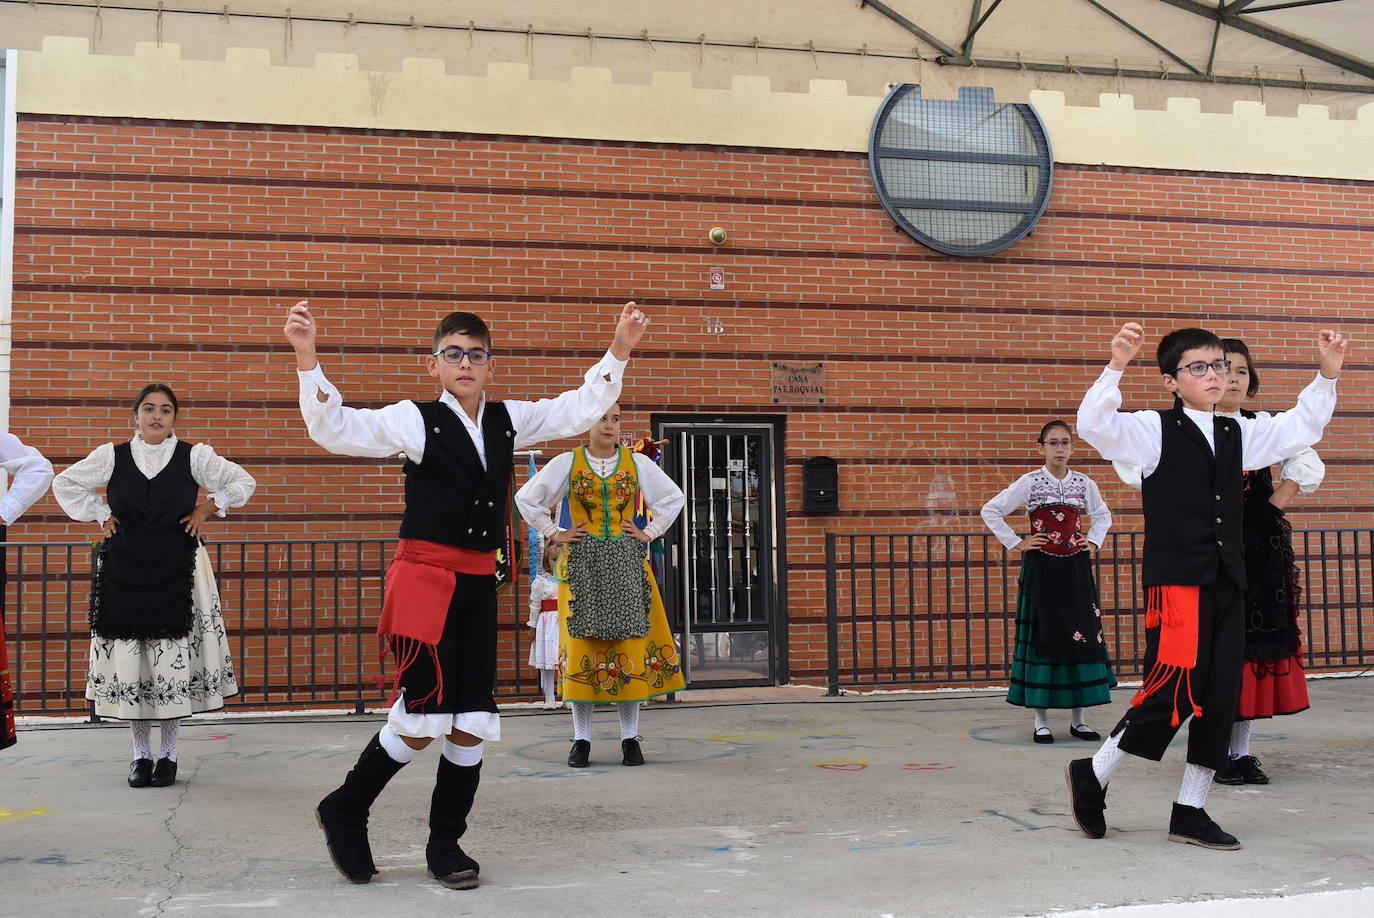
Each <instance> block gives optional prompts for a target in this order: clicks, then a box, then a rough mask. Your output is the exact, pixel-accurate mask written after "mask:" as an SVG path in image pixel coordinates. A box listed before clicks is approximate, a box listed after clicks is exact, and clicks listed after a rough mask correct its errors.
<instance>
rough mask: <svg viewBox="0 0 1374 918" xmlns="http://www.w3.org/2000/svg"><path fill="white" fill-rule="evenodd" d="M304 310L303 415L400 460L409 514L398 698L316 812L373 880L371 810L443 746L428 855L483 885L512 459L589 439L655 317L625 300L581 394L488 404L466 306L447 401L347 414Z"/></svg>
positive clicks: (291, 323) (453, 876)
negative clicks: (472, 827)
mask: <svg viewBox="0 0 1374 918" xmlns="http://www.w3.org/2000/svg"><path fill="white" fill-rule="evenodd" d="M307 306H308V304H307V302H306V301H304V300H302V301H301V302H299V303H297V304H296V305H295V306H293V307H292V308H291V313H290V316H289V318H288V319H287V321H286V326H285V332H286V339H287V340H288V341H289V342H291V347H292V348H293V349H294V350H295V352H296V369H297V373H298V375H299V377H300V406H301V415H302V416H303V417H304V418H305V423H306V427H307V428H308V429H309V431H310V436H311V438H312V439H313V440H314V441H315V442H316V443H318V444H320V445H321V446H323V447H324V448H325V449H327V450H329V451H330V452H334V453H340V454H343V455H348V456H373V457H378V458H383V457H390V456H395V455H397V454H404V455H405V457H406V461H405V466H404V470H405V476H406V484H405V496H406V502H405V513H404V516H403V517H402V520H401V538H400V543H399V545H398V546H397V549H396V555H395V557H394V558H393V559H392V562H391V565H390V566H389V567H388V568H387V580H386V596H385V599H384V600H383V606H382V617H381V622H380V624H379V626H378V631H379V632H380V633H381V634H383V635H385V636H386V637H387V638H388V639H389V641H390V645H391V651H392V653H393V655H394V656H395V658H396V670H395V673H394V677H393V680H394V681H393V687H394V690H395V695H396V701H395V703H394V704H393V705H392V708H391V712H390V714H389V715H388V717H387V723H386V726H384V727H383V728H382V729H381V731H380V732H379V733H378V734H377V735H376V736H374V737H373V738H372V740H371V741H370V742H369V743H368V744H367V747H366V748H365V749H364V750H363V753H362V756H361V757H360V758H359V759H358V764H357V765H355V766H354V767H353V770H352V771H350V772H349V773H348V776H347V777H346V778H345V779H344V783H343V786H341V787H340V788H338V789H337V790H335V791H334V792H333V793H331V794H329V795H328V796H327V797H325V798H324V799H323V800H321V801H320V804H319V807H318V809H317V810H316V816H317V818H318V820H319V823H320V827H321V828H322V829H323V830H324V835H325V841H326V842H327V844H328V846H329V854H330V857H331V858H332V859H333V861H334V865H335V866H336V867H338V868H339V872H340V873H342V874H343V875H344V876H345V877H347V878H348V879H350V880H352V881H353V882H354V883H366V882H368V881H369V880H371V879H372V876H373V874H375V873H377V867H376V865H375V864H374V863H373V861H372V850H371V847H370V846H369V844H368V839H367V817H368V811H369V809H370V807H371V805H372V802H373V801H374V800H375V799H376V798H377V795H378V794H380V793H381V791H382V788H383V787H385V786H386V783H387V782H388V781H389V780H391V778H392V777H393V776H394V775H395V774H396V773H397V772H398V771H400V770H401V768H402V767H403V766H404V765H405V764H406V763H407V762H409V761H411V760H412V759H414V758H415V757H416V756H417V755H419V753H420V751H421V750H422V749H424V748H425V747H426V746H428V745H429V744H430V742H432V741H433V740H434V739H436V738H438V737H443V738H444V751H443V755H442V756H441V757H440V759H439V771H438V775H437V777H436V778H435V782H434V794H433V797H432V799H431V803H430V812H429V842H428V844H427V845H426V846H425V860H426V862H427V864H428V867H429V870H430V872H431V873H432V874H433V875H434V877H435V878H436V879H438V880H439V882H440V883H442V884H443V885H444V886H446V887H448V888H450V889H471V888H473V887H475V886H476V885H477V883H478V877H477V874H478V866H477V862H476V861H474V860H473V859H472V858H470V857H468V856H467V855H466V854H465V853H464V852H463V849H462V848H460V847H459V846H458V839H459V837H460V836H462V834H463V833H464V831H466V829H467V816H468V812H469V810H470V809H471V808H472V802H473V798H474V796H475V795H476V793H477V784H478V781H479V779H480V777H481V767H482V743H483V741H484V740H497V739H500V738H501V723H500V718H499V717H498V715H497V712H496V710H497V709H496V703H495V701H493V699H492V694H491V693H492V686H493V684H494V683H495V681H496V578H495V572H496V560H495V554H496V550H497V549H499V548H501V547H502V546H503V545H505V544H506V541H507V540H506V525H507V522H506V521H507V520H508V518H509V516H508V514H509V504H508V498H509V488H510V480H511V469H512V462H513V453H514V451H515V450H516V449H518V448H520V447H524V446H528V445H531V444H534V443H538V442H540V441H542V440H560V439H564V438H567V437H574V436H577V435H579V434H582V433H584V432H585V431H587V430H588V429H589V428H590V427H591V426H592V424H594V423H595V422H596V421H597V420H598V419H599V418H600V417H601V416H602V415H603V414H604V413H605V412H606V409H607V408H609V407H610V406H611V405H612V404H614V403H615V401H616V400H617V398H619V395H620V385H621V377H622V375H623V373H624V370H625V363H626V361H627V360H629V357H630V352H631V350H633V348H634V346H635V345H636V344H638V343H639V341H640V339H641V338H642V337H643V336H644V331H645V328H646V326H647V325H648V321H649V320H648V319H647V318H646V317H645V316H644V314H643V313H642V312H640V311H639V310H638V309H637V308H635V304H634V303H627V304H625V308H624V310H623V311H622V312H621V314H620V320H619V322H618V324H617V325H616V329H615V337H614V339H613V340H612V342H611V348H610V350H609V351H608V352H607V353H606V355H605V356H604V357H603V358H602V359H601V360H600V362H598V363H597V364H596V366H594V367H592V368H591V370H589V371H588V372H587V374H586V377H585V379H584V382H583V384H582V386H581V387H580V388H578V389H574V390H570V391H568V392H564V393H563V394H562V395H559V396H558V397H556V398H552V399H542V400H540V401H537V402H520V401H506V402H491V401H487V399H486V395H485V394H484V392H483V390H484V388H485V386H486V384H487V382H488V381H489V380H490V378H491V375H492V368H493V365H494V363H495V358H494V357H493V351H492V343H491V334H490V332H489V331H488V330H487V326H486V324H485V323H484V322H483V321H482V320H481V318H479V317H478V316H476V315H473V314H472V313H469V312H455V313H450V314H449V315H448V316H445V317H444V319H443V321H442V322H440V323H439V327H438V329H437V330H436V331H435V332H434V338H433V341H432V342H431V345H432V346H431V353H430V355H429V356H428V357H426V358H425V365H426V368H427V369H428V371H429V375H430V376H432V377H434V378H435V379H437V380H439V383H440V385H441V386H442V391H441V393H440V395H439V398H438V399H437V400H435V401H430V402H419V401H404V402H397V403H395V404H392V405H387V406H386V407H384V408H379V409H376V410H369V409H363V410H357V409H353V408H347V407H345V406H344V404H343V397H342V396H341V395H340V394H339V391H338V390H337V389H335V388H334V386H333V385H332V384H331V383H330V382H329V380H328V379H326V378H325V376H324V373H323V372H322V371H321V369H320V366H319V361H318V360H317V359H316V356H315V340H316V331H317V328H318V326H317V323H316V322H315V319H314V317H313V316H312V315H311V314H310V311H309V309H308V308H307Z"/></svg>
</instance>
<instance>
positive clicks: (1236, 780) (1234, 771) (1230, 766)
mask: <svg viewBox="0 0 1374 918" xmlns="http://www.w3.org/2000/svg"><path fill="white" fill-rule="evenodd" d="M1212 780H1213V781H1215V782H1216V783H1217V784H1228V785H1230V786H1232V787H1234V786H1235V785H1237V784H1244V783H1245V778H1244V777H1243V776H1242V775H1241V773H1240V769H1239V768H1237V767H1236V760H1235V759H1232V758H1228V759H1227V760H1226V764H1225V765H1222V766H1221V767H1220V768H1218V769H1217V773H1216V774H1214V775H1212Z"/></svg>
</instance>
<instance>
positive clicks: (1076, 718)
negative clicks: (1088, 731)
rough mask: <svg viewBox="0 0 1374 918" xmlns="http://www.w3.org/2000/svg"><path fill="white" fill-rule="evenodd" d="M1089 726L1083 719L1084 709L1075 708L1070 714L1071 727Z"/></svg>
mask: <svg viewBox="0 0 1374 918" xmlns="http://www.w3.org/2000/svg"><path fill="white" fill-rule="evenodd" d="M1087 725H1088V722H1087V721H1085V720H1084V719H1083V709H1082V708H1074V709H1073V710H1072V711H1070V712H1069V726H1070V727H1086V726H1087Z"/></svg>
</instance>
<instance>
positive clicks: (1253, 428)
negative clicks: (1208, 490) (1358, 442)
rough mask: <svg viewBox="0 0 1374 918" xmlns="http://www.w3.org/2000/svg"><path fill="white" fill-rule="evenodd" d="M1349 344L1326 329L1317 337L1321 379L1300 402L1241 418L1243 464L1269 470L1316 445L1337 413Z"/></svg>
mask: <svg viewBox="0 0 1374 918" xmlns="http://www.w3.org/2000/svg"><path fill="white" fill-rule="evenodd" d="M1345 352H1346V341H1345V338H1344V337H1342V336H1341V334H1340V333H1339V332H1335V331H1332V330H1330V329H1322V331H1321V334H1320V335H1318V337H1317V354H1318V367H1319V369H1318V372H1317V377H1316V378H1315V379H1313V380H1312V381H1311V382H1310V383H1308V384H1307V387H1306V388H1305V389H1303V390H1302V392H1301V393H1299V395H1298V403H1297V405H1295V406H1294V407H1292V408H1290V409H1289V410H1288V411H1283V412H1280V413H1279V414H1276V415H1273V416H1272V417H1265V416H1258V417H1254V418H1241V419H1240V425H1241V437H1242V439H1241V464H1242V465H1243V466H1244V467H1245V468H1246V469H1263V468H1268V467H1269V466H1271V465H1273V464H1274V463H1275V462H1278V461H1280V460H1282V459H1289V458H1292V457H1293V456H1296V455H1297V454H1298V453H1300V452H1302V451H1303V450H1304V449H1307V448H1308V447H1310V446H1312V444H1314V443H1316V442H1317V441H1318V440H1320V439H1321V437H1322V431H1323V430H1325V429H1326V425H1327V424H1328V423H1329V422H1330V421H1331V414H1332V412H1334V411H1335V410H1336V377H1337V376H1339V375H1340V371H1341V366H1342V364H1343V363H1344V361H1345Z"/></svg>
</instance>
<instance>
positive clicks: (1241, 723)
mask: <svg viewBox="0 0 1374 918" xmlns="http://www.w3.org/2000/svg"><path fill="white" fill-rule="evenodd" d="M1251 723H1252V721H1248V720H1238V721H1236V724H1235V726H1234V727H1232V728H1231V758H1233V759H1238V758H1240V757H1241V756H1243V755H1249V754H1250V724H1251Z"/></svg>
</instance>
